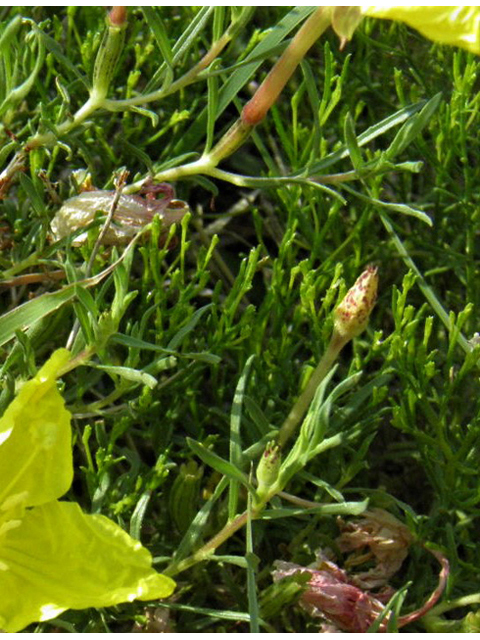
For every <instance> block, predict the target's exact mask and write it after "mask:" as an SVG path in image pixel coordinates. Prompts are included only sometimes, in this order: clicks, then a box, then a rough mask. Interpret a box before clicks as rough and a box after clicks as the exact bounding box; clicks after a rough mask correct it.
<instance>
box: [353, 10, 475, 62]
mask: <svg viewBox="0 0 480 640" xmlns="http://www.w3.org/2000/svg"><path fill="white" fill-rule="evenodd" d="M361 9H362V13H363V15H366V16H370V17H372V18H386V19H388V20H400V21H402V22H405V23H406V24H408V25H409V26H410V27H413V28H414V29H417V31H420V33H421V34H423V35H424V36H426V37H427V38H429V39H430V40H434V41H435V42H440V43H442V44H451V45H455V46H457V47H462V48H463V49H468V51H472V52H473V53H478V54H480V7H475V6H473V7H409V6H405V7H404V6H398V7H395V6H393V7H392V6H390V5H375V6H367V5H361Z"/></svg>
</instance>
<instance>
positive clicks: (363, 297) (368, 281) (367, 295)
mask: <svg viewBox="0 0 480 640" xmlns="http://www.w3.org/2000/svg"><path fill="white" fill-rule="evenodd" d="M377 287H378V275H377V267H372V266H370V267H367V268H366V269H365V271H364V272H363V273H362V275H361V276H360V277H359V278H358V280H357V281H356V282H355V284H354V285H353V287H352V288H351V289H350V290H349V291H348V293H347V295H346V296H345V298H344V299H343V300H342V302H341V303H340V304H339V305H338V307H337V308H336V309H335V312H334V324H333V326H334V335H335V334H336V336H337V338H338V339H340V340H342V341H343V342H348V341H349V340H351V339H352V338H355V336H358V335H359V334H360V333H361V332H362V331H363V330H364V329H365V328H366V327H367V324H368V319H369V317H370V313H371V311H372V309H373V305H374V304H375V300H376V298H377Z"/></svg>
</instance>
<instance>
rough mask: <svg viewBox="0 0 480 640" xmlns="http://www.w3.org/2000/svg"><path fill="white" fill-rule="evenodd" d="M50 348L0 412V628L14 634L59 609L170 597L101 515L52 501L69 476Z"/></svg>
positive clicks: (138, 550) (145, 555) (59, 355)
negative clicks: (0, 414) (39, 366)
mask: <svg viewBox="0 0 480 640" xmlns="http://www.w3.org/2000/svg"><path fill="white" fill-rule="evenodd" d="M69 359H70V353H69V352H68V351H67V350H66V349H59V350H58V351H56V352H55V353H54V354H53V355H52V357H51V358H50V360H49V361H48V362H47V363H46V364H45V365H44V366H43V367H42V369H41V370H40V371H39V372H38V373H37V375H36V376H35V377H34V378H33V380H30V381H28V382H26V383H25V384H24V386H23V387H22V389H21V390H20V393H19V394H18V395H17V397H16V398H15V399H14V400H13V402H12V403H11V404H10V406H9V407H8V408H7V410H6V411H5V413H4V415H3V417H2V418H1V419H0V629H2V630H3V631H9V632H16V631H20V630H21V629H23V628H24V627H26V626H27V625H28V624H30V623H31V622H34V621H37V620H38V621H41V620H49V619H51V618H54V617H56V616H58V615H59V614H60V613H61V612H62V611H65V609H84V608H87V607H106V606H111V605H114V604H118V603H120V602H127V601H128V602H130V601H132V600H134V599H136V598H138V599H140V600H153V599H156V598H164V597H167V596H169V595H170V594H171V593H172V591H173V589H174V587H175V583H174V582H173V580H171V579H170V578H168V577H166V576H163V575H161V574H159V573H157V572H156V571H155V570H154V569H153V568H152V557H151V555H150V552H149V551H148V550H147V549H145V548H144V547H142V545H141V544H140V542H138V540H134V539H133V538H131V537H130V536H129V535H128V534H127V533H125V531H123V529H121V528H120V527H119V526H118V525H117V524H115V523H114V522H112V521H111V520H109V519H108V518H106V517H105V516H102V515H98V514H94V515H87V514H84V513H83V512H82V510H81V509H80V507H79V506H78V505H77V504H76V503H74V502H66V501H59V500H58V498H60V497H61V496H62V495H63V494H65V493H66V492H67V491H68V489H69V487H70V485H71V483H72V478H73V456H72V432H71V426H70V419H71V416H70V413H69V412H68V411H67V410H66V409H65V404H64V401H63V398H62V396H61V395H60V393H59V392H58V390H57V387H56V378H57V376H58V374H59V372H60V371H61V369H62V368H63V367H64V366H65V364H66V363H67V362H68V360H69Z"/></svg>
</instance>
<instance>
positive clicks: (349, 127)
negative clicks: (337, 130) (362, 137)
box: [343, 112, 364, 171]
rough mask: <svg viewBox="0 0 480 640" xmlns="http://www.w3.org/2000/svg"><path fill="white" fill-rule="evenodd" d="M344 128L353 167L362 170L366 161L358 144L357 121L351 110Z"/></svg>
mask: <svg viewBox="0 0 480 640" xmlns="http://www.w3.org/2000/svg"><path fill="white" fill-rule="evenodd" d="M343 130H344V135H345V142H346V143H347V149H348V153H349V154H350V159H351V161H352V164H353V167H354V169H355V170H356V171H361V169H362V167H363V165H364V162H363V157H362V152H361V151H360V145H359V144H358V141H357V136H356V135H355V123H354V121H353V118H352V114H351V113H350V112H349V113H347V115H346V117H345V123H344V129H343Z"/></svg>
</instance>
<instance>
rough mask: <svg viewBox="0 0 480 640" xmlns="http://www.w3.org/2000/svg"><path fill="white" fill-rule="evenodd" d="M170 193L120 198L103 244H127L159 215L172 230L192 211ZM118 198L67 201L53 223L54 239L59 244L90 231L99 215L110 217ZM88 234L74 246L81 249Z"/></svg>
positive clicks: (110, 194) (85, 196)
mask: <svg viewBox="0 0 480 640" xmlns="http://www.w3.org/2000/svg"><path fill="white" fill-rule="evenodd" d="M171 193H172V192H171V191H170V192H169V193H168V195H166V196H165V197H164V198H162V199H160V200H155V199H153V198H152V199H150V198H142V197H141V196H136V195H123V194H122V195H121V196H120V198H119V201H118V205H117V208H116V209H115V213H114V216H113V220H112V223H111V224H110V227H109V228H108V231H107V233H106V235H105V238H104V244H116V245H118V244H126V243H127V242H128V241H129V240H130V239H131V238H132V237H133V236H134V235H136V234H137V233H138V232H139V231H141V230H142V229H143V227H144V226H145V225H146V224H148V223H149V222H151V221H152V220H153V218H154V216H155V215H159V216H160V219H161V220H162V224H163V225H164V226H165V227H169V226H170V225H172V224H174V223H175V222H180V220H181V219H182V218H183V217H184V215H185V214H186V213H187V212H188V211H189V207H188V204H187V203H186V202H184V201H183V200H174V199H172V197H171ZM114 197H115V192H114V191H85V192H84V193H80V194H79V195H78V196H75V197H73V198H69V199H68V200H66V201H65V202H64V204H63V206H62V207H61V209H60V210H59V211H57V213H56V215H55V217H54V218H53V220H52V223H51V228H52V236H53V240H54V241H57V240H60V239H61V238H64V237H65V236H68V235H69V234H71V233H73V232H74V231H77V230H78V229H82V228H83V227H87V226H88V225H89V224H91V223H92V222H93V220H94V219H95V214H96V213H97V212H101V213H104V214H105V215H106V214H108V212H109V211H110V207H111V206H112V202H113V199H114ZM86 239H87V234H86V233H82V234H80V235H78V236H77V237H76V238H75V240H74V242H73V244H74V245H75V246H78V245H81V244H83V243H84V242H85V240H86Z"/></svg>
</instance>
